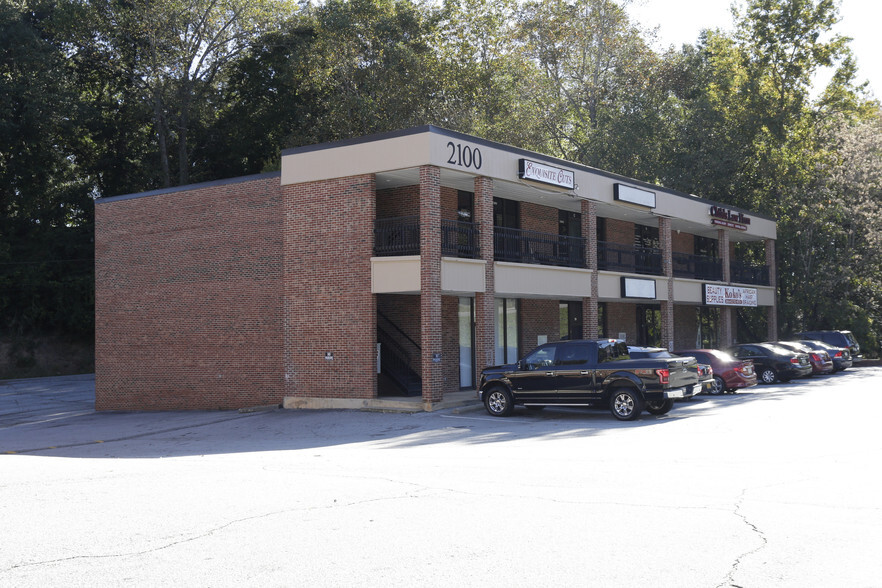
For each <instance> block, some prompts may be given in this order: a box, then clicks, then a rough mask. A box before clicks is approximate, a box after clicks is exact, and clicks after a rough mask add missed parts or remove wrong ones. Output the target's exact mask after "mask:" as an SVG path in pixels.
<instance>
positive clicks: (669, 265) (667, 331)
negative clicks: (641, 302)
mask: <svg viewBox="0 0 882 588" xmlns="http://www.w3.org/2000/svg"><path fill="white" fill-rule="evenodd" d="M658 236H659V241H661V250H662V271H663V272H664V275H665V277H666V278H667V280H666V281H667V289H668V295H667V297H666V300H663V301H662V303H661V330H662V347H666V348H668V349H673V345H674V261H673V258H674V253H673V251H674V248H673V238H672V236H671V219H669V218H667V217H664V216H663V217H659V219H658Z"/></svg>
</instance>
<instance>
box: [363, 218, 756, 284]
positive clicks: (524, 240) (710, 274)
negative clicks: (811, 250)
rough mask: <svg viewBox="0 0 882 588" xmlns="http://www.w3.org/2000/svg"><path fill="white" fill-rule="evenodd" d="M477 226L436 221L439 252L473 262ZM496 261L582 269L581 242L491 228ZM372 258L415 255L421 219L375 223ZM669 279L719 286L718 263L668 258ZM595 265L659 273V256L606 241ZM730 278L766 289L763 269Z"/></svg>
mask: <svg viewBox="0 0 882 588" xmlns="http://www.w3.org/2000/svg"><path fill="white" fill-rule="evenodd" d="M479 235H480V233H479V230H478V225H477V224H476V223H468V222H463V221H456V220H442V221H441V252H442V254H443V255H446V256H449V257H463V258H472V259H475V258H477V257H478V256H479V255H480V249H479ZM493 246H494V258H495V259H496V261H512V262H517V263H534V264H540V265H555V266H563V267H580V268H581V267H585V253H584V251H585V239H583V238H581V237H565V236H562V235H554V234H552V233H541V232H538V231H526V230H523V229H509V228H505V227H495V228H494V230H493ZM374 254H375V255H377V256H379V257H389V256H399V255H419V254H420V219H419V217H418V216H401V217H395V218H384V219H377V220H376V221H375V223H374ZM672 261H673V272H674V276H676V277H681V278H684V277H685V278H694V279H697V280H707V281H713V282H719V281H722V279H723V269H722V262H721V261H720V260H719V259H716V258H713V257H706V256H702V255H690V254H686V253H674V254H673V259H672ZM597 262H598V267H599V268H600V269H602V270H611V271H620V272H628V273H636V274H649V275H657V276H660V275H663V272H662V252H661V249H657V248H654V247H635V246H633V245H621V244H619V243H609V242H605V241H598V242H597ZM730 270H731V275H730V277H731V280H732V282H735V283H741V284H756V285H760V286H768V285H769V268H768V266H753V265H749V264H745V263H739V262H734V261H733V262H731V263H730Z"/></svg>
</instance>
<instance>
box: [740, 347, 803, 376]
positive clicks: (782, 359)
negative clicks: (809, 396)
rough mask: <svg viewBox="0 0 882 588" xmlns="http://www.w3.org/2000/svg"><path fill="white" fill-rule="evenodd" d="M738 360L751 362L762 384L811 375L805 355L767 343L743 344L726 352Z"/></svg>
mask: <svg viewBox="0 0 882 588" xmlns="http://www.w3.org/2000/svg"><path fill="white" fill-rule="evenodd" d="M726 351H727V352H728V353H730V354H731V355H733V356H734V357H736V358H738V359H750V360H753V368H754V370H755V371H756V373H757V375H758V377H759V380H760V381H761V382H763V383H764V384H774V383H775V382H789V381H790V380H792V379H793V378H804V377H805V376H809V375H811V373H812V364H811V363H810V362H809V356H808V354H806V353H797V352H795V351H790V350H789V349H785V348H783V347H778V346H777V345H770V344H769V343H744V344H741V345H735V346H733V347H730V348H729V349H727V350H726Z"/></svg>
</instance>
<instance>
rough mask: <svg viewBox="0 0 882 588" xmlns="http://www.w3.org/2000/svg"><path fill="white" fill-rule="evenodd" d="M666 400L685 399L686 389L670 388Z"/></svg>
mask: <svg viewBox="0 0 882 588" xmlns="http://www.w3.org/2000/svg"><path fill="white" fill-rule="evenodd" d="M667 396H668V398H686V388H672V389H671V390H668V391H667Z"/></svg>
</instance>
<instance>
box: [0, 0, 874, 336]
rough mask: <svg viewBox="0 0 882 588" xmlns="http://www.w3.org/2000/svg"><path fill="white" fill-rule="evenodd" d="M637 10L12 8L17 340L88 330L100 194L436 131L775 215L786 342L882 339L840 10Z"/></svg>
mask: <svg viewBox="0 0 882 588" xmlns="http://www.w3.org/2000/svg"><path fill="white" fill-rule="evenodd" d="M626 2H627V0H623V1H616V0H528V1H526V2H518V1H516V0H500V1H491V0H472V1H466V0H445V1H444V2H443V3H440V2H428V1H419V0H328V1H325V2H316V3H311V2H306V1H303V2H299V3H296V4H295V3H293V2H287V1H276V0H186V1H184V0H0V210H2V218H0V312H2V315H0V316H2V318H3V325H2V327H3V328H4V329H5V330H7V331H8V330H17V331H18V332H26V331H28V330H41V329H42V330H47V329H48V330H53V329H54V330H61V331H64V332H70V333H79V334H80V335H81V336H84V337H87V336H89V334H90V332H91V289H90V287H89V286H90V284H91V279H92V278H91V261H90V260H91V258H92V243H91V238H90V235H91V231H92V203H91V200H92V199H93V198H95V197H100V196H112V195H118V194H124V193H130V192H137V191H142V190H147V189H151V188H156V187H161V186H168V185H173V184H183V183H187V182H193V181H202V180H211V179H218V178H224V177H232V176H237V175H243V174H248V173H255V172H260V171H264V170H267V169H273V168H275V167H277V166H278V165H279V151H280V150H281V149H284V148H287V147H292V146H298V145H305V144H311V143H316V142H323V141H330V140H337V139H345V138H348V137H353V136H357V135H364V134H370V133H374V132H379V131H387V130H393V129H399V128H405V127H410V126H414V125H420V124H436V125H440V126H443V127H447V128H451V129H453V130H458V131H462V132H467V133H472V134H476V135H479V136H482V137H486V138H488V139H492V140H497V141H501V142H504V143H509V144H513V145H517V146H520V147H524V148H528V149H533V150H537V151H540V152H544V153H549V154H551V155H556V156H559V157H563V158H566V159H570V160H574V161H578V162H581V163H584V164H588V165H591V166H595V167H599V168H602V169H607V170H610V171H613V172H617V173H621V174H624V175H627V176H631V177H635V178H638V179H642V180H646V181H650V182H656V183H659V184H662V185H665V186H668V187H671V188H675V189H679V190H682V191H687V192H691V193H695V194H698V195H701V196H704V197H707V198H710V199H713V200H717V201H721V202H724V203H729V204H732V205H736V206H741V207H745V208H748V209H751V210H755V211H757V212H759V213H763V214H767V215H770V216H772V217H774V218H775V219H776V220H777V222H778V253H779V262H778V266H779V270H780V275H779V295H780V304H779V310H780V312H779V314H780V322H781V327H782V331H784V334H786V332H788V331H795V330H798V329H801V328H810V327H811V328H814V327H843V326H846V327H849V328H851V329H852V330H854V331H855V332H858V333H860V336H861V337H862V338H863V341H864V342H868V343H871V344H874V341H875V340H876V338H878V337H879V336H880V334H882V329H880V326H879V315H880V312H882V301H880V300H879V298H880V294H879V293H880V292H882V242H880V240H882V237H880V235H882V227H880V226H879V223H880V220H879V219H880V214H879V213H880V210H879V207H880V206H882V195H880V188H879V183H880V175H882V174H880V169H879V167H880V163H879V162H880V161H882V157H880V145H879V137H880V130H882V128H880V118H882V117H880V107H879V104H878V103H877V102H875V101H873V100H871V99H869V98H868V96H867V90H868V88H867V86H866V84H860V83H858V82H857V80H856V72H857V62H856V60H855V58H854V56H853V55H852V54H851V52H850V50H849V47H848V40H847V39H845V38H842V37H840V36H837V35H835V34H834V28H833V27H834V25H835V23H836V21H837V19H838V14H837V8H836V3H835V2H834V0H743V1H742V2H741V3H740V4H739V5H738V6H737V9H736V10H734V11H733V19H734V21H733V22H734V25H735V28H734V30H735V32H734V33H733V34H726V33H722V32H720V31H713V30H708V31H704V32H703V33H702V35H701V36H700V37H699V38H698V39H696V41H695V43H693V44H689V45H685V46H683V47H681V48H679V49H674V48H670V49H667V50H664V51H658V50H655V49H653V47H652V44H651V41H652V33H651V32H646V31H642V30H640V29H639V28H637V27H636V25H635V24H634V23H632V22H631V21H630V20H629V18H628V16H627V12H626V10H625V8H626ZM823 67H833V68H835V73H834V75H833V79H832V81H831V82H830V83H829V85H828V86H827V87H826V88H825V89H823V91H822V92H820V94H819V96H818V97H817V98H816V99H814V98H813V95H812V88H811V81H812V79H813V76H814V74H815V72H816V71H817V70H818V69H819V68H823ZM744 254H745V255H746V256H747V257H748V258H749V257H750V256H755V261H757V262H761V261H762V255H761V252H751V251H747V252H745V253H744ZM806 284H812V287H811V288H806ZM746 327H747V328H751V325H746Z"/></svg>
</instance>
